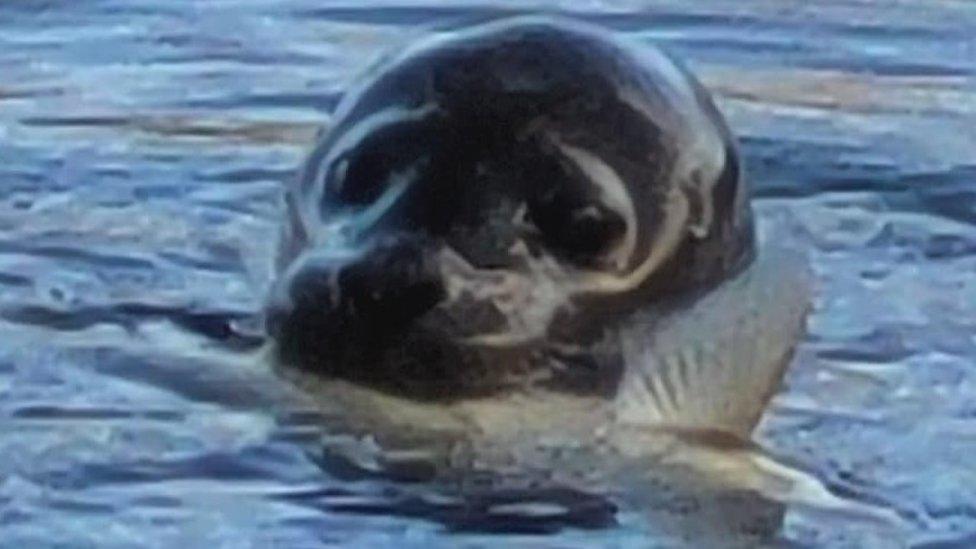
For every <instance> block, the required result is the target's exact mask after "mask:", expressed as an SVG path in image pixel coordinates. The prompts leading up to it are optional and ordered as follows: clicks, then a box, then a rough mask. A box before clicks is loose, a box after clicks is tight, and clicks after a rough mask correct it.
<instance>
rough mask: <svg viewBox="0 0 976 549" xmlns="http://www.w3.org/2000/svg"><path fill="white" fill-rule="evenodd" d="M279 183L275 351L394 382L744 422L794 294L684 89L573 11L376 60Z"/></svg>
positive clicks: (363, 382) (372, 384)
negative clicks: (759, 243)
mask: <svg viewBox="0 0 976 549" xmlns="http://www.w3.org/2000/svg"><path fill="white" fill-rule="evenodd" d="M285 200H286V208H287V216H288V218H287V222H286V223H285V224H284V225H285V227H284V230H283V234H282V238H281V245H280V248H279V254H278V258H277V264H278V277H277V279H276V281H275V283H274V286H273V289H272V292H271V295H270V298H269V300H268V306H267V309H266V326H267V331H268V333H269V335H270V336H271V338H272V339H273V341H274V350H275V356H276V360H278V361H279V362H280V363H281V364H286V365H288V366H289V367H290V368H293V369H297V370H299V371H301V372H303V373H305V374H311V375H314V376H315V377H317V378H320V379H323V380H341V381H343V382H346V383H348V384H349V385H350V386H352V387H356V388H360V389H367V390H369V391H374V392H376V393H378V394H383V395H387V396H390V397H395V398H397V399H401V400H403V401H408V402H410V401H412V402H420V403H444V404H450V403H456V402H459V401H468V402H474V401H484V399H491V398H498V397H499V395H511V394H515V393H517V394H520V395H524V396H526V399H525V401H527V402H539V401H546V402H550V403H551V402H565V401H572V400H573V399H580V398H583V399H591V400H592V401H596V402H607V403H612V404H611V405H610V406H608V407H607V410H609V412H608V413H611V414H612V415H614V416H615V417H618V418H628V419H629V420H632V421H636V422H638V423H660V424H668V425H675V426H679V427H681V426H691V427H695V428H699V427H700V428H706V429H720V430H727V431H732V432H736V433H747V432H748V430H750V429H751V428H752V426H753V425H754V424H755V422H756V421H757V420H758V417H759V414H760V413H761V410H762V408H763V406H764V405H765V403H766V401H767V400H768V398H769V396H770V395H771V394H772V392H773V390H774V389H775V387H776V386H777V384H778V383H779V380H780V377H781V375H782V372H783V368H784V367H785V364H786V363H787V362H788V361H789V357H790V355H791V352H792V348H793V345H794V343H795V340H796V336H797V334H798V333H799V331H800V326H801V324H802V319H803V316H804V314H805V310H806V309H805V305H804V304H805V300H804V299H803V292H802V291H794V290H792V289H790V288H789V286H790V284H789V283H785V286H786V288H784V283H783V282H782V280H781V279H782V278H784V277H785V276H786V271H783V270H781V269H779V268H778V267H774V268H771V269H767V268H765V267H764V268H763V269H765V270H762V269H760V270H759V271H757V269H758V268H759V267H757V265H761V264H764V263H763V262H762V261H757V260H756V257H757V253H756V250H757V247H756V229H755V226H754V222H753V214H752V210H751V206H750V203H749V200H748V188H747V184H746V180H745V178H744V176H743V169H742V164H741V161H740V157H739V153H738V150H737V146H736V143H735V139H734V138H733V136H732V133H731V132H730V130H729V128H728V125H727V124H726V122H725V121H724V119H723V117H722V116H721V114H720V113H719V111H718V109H717V108H716V106H715V104H714V103H713V101H712V99H711V98H710V96H709V94H708V93H707V92H706V90H705V89H704V88H703V86H702V85H701V84H700V83H699V82H698V81H697V80H696V79H695V78H694V77H693V76H692V75H691V73H690V72H689V71H688V70H687V69H686V68H685V67H684V66H682V65H681V64H680V63H678V62H676V61H675V60H674V59H672V58H671V57H669V56H668V55H666V54H664V53H663V52H662V51H660V50H659V49H657V48H655V47H653V46H650V45H647V44H638V43H632V42H627V41H624V40H622V39H618V38H616V37H614V36H613V35H611V34H610V33H608V32H606V31H605V30H603V29H601V28H599V27H596V26H593V25H589V24H584V23H581V22H577V21H572V20H566V19H556V18H540V17H521V18H514V19H507V20H501V21H495V22H490V23H487V24H481V25H478V26H474V27H470V28H466V29H462V30H456V31H452V32H448V33H443V34H439V35H436V36H434V37H431V38H427V39H424V40H421V41H420V42H419V43H417V44H415V45H413V46H412V47H409V48H407V49H406V50H404V51H402V52H399V53H397V54H396V55H394V56H392V57H390V58H388V59H385V60H383V61H382V62H381V63H380V64H379V65H378V66H376V67H374V68H373V69H372V70H370V71H369V72H368V73H367V74H366V76H365V77H364V78H363V79H362V80H361V81H360V82H358V83H357V84H356V85H355V86H353V88H352V89H351V90H350V91H349V92H348V93H347V94H346V95H345V97H344V98H343V99H342V101H341V102H340V104H339V106H338V107H337V110H336V113H335V116H334V119H333V120H332V122H331V124H330V127H329V128H328V130H327V131H325V132H324V133H323V135H322V136H321V137H320V139H319V141H318V143H317V144H316V145H315V147H314V149H313V150H312V151H311V153H310V154H309V156H308V158H307V161H306V163H305V166H304V168H303V170H302V173H301V176H300V177H299V178H298V179H297V180H296V181H295V182H294V184H293V185H292V186H291V187H290V188H288V189H287V192H286V197H285ZM777 269H779V270H777ZM773 273H778V274H773ZM779 275H782V276H779ZM775 291H778V292H780V294H778V295H771V294H770V292H775ZM791 293H792V294H795V295H790V294H791ZM782 295H788V296H789V299H786V300H785V301H784V300H783V299H782ZM730 296H731V297H730ZM744 296H745V297H744ZM764 300H765V301H767V302H769V303H768V307H767V308H768V309H770V310H772V312H763V311H759V310H758V309H757V307H759V305H761V304H762V302H763V301H764ZM757 311H758V312H757ZM750 353H751V354H750ZM757 353H758V354H757ZM588 401H590V400H588Z"/></svg>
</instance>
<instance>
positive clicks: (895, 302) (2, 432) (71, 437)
mask: <svg viewBox="0 0 976 549" xmlns="http://www.w3.org/2000/svg"><path fill="white" fill-rule="evenodd" d="M541 4H545V5H548V6H558V7H560V8H563V9H567V10H573V12H574V13H577V14H579V15H581V16H582V17H585V18H587V19H590V20H594V21H599V22H602V23H605V24H607V25H610V26H612V27H615V28H617V29H619V30H620V31H621V32H625V33H628V34H631V35H634V36H636V37H639V38H641V39H647V40H655V41H658V42H659V43H662V44H663V45H665V47H667V48H668V49H670V50H671V51H673V52H674V53H676V54H677V55H679V56H681V57H682V58H684V59H685V60H686V61H687V62H688V63H689V65H691V67H692V68H693V69H694V70H695V71H696V72H697V73H698V74H699V75H700V76H701V78H702V80H703V81H704V82H705V84H706V85H707V86H708V87H709V88H710V89H712V90H713V91H714V93H715V94H716V96H717V100H718V103H719V105H720V107H721V108H722V110H723V111H724V112H725V113H726V115H727V116H728V118H729V120H730V123H731V125H732V127H733V129H734V131H735V132H736V134H737V135H738V136H739V137H740V139H741V140H742V143H743V152H744V156H745V158H746V162H747V164H748V168H749V171H750V173H751V179H752V181H753V185H754V187H755V189H756V194H757V200H756V205H757V208H758V210H759V212H760V214H761V217H762V218H763V219H767V220H768V219H773V218H783V217H785V218H789V219H791V220H793V222H795V223H797V224H798V225H799V226H800V227H801V231H800V234H801V238H802V242H803V245H804V248H805V249H806V250H808V252H809V253H810V256H811V261H812V266H813V269H814V271H815V273H816V275H817V288H818V292H817V298H816V300H815V310H814V313H813V316H812V318H811V323H810V333H809V335H808V337H807V339H806V340H805V341H804V343H803V344H802V345H801V347H800V350H799V353H798V356H797V358H796V360H795V362H794V365H793V368H792V369H791V371H790V374H789V375H788V378H787V380H786V385H785V388H784V390H783V392H782V394H780V395H779V396H778V397H777V398H776V399H775V400H774V402H773V405H772V406H771V408H770V410H769V411H768V413H767V415H766V418H765V420H764V421H763V423H762V425H761V426H760V429H759V430H758V432H757V435H756V438H757V440H758V441H759V442H760V444H761V445H762V446H763V447H764V448H766V450H767V451H768V452H770V453H772V454H774V455H776V456H779V458H780V459H781V460H784V461H787V462H790V463H794V464H797V465H798V466H799V467H801V468H802V469H804V470H807V471H810V472H812V473H813V474H814V475H815V476H816V477H817V478H819V479H820V480H821V481H822V482H823V483H824V484H825V485H827V486H829V487H830V488H831V490H832V492H833V493H834V494H835V495H838V496H842V497H845V498H849V499H851V500H853V501H858V502H861V503H863V504H865V505H871V506H874V507H876V508H878V509H884V510H888V511H891V512H893V513H894V514H896V515H897V516H898V517H899V518H900V520H901V521H902V523H903V526H902V528H901V529H900V530H898V534H897V535H896V534H892V533H891V532H892V531H891V530H878V529H877V528H875V527H874V526H872V525H871V522H872V521H869V520H865V519H864V517H860V516H857V514H856V513H848V512H844V511H838V512H832V513H824V512H822V510H821V511H816V510H814V509H811V508H810V507H809V506H804V505H799V504H796V505H785V506H777V505H773V504H771V503H770V502H768V501H766V500H763V499H761V498H758V499H757V498H756V497H754V496H750V495H749V494H742V493H734V494H722V495H721V497H719V498H717V499H716V500H715V501H710V500H709V501H705V500H698V501H696V500H694V499H690V500H688V499H685V500H682V499H681V498H670V499H669V498H667V497H664V496H662V497H661V498H659V499H657V500H655V499H654V497H653V494H647V493H645V494H631V495H630V496H629V497H621V498H619V500H618V501H608V500H606V499H603V498H599V497H595V496H592V495H587V494H582V493H576V492H572V491H560V490H558V489H548V491H547V490H541V489H540V490H539V491H537V492H536V493H533V494H531V497H530V496H529V495H528V494H527V493H526V492H523V491H511V492H508V493H505V492H494V493H489V494H487V495H484V496H483V497H482V499H481V500H478V499H477V498H474V499H473V500H471V501H465V502H460V503H458V502H451V501H442V500H437V499H436V498H435V496H434V495H432V494H428V493H425V492H423V489H422V488H420V487H418V486H417V484H416V483H412V484H411V483H402V482H393V481H391V480H389V479H386V478H382V477H380V476H370V475H367V474H363V471H361V470H356V469H355V468H353V469H351V470H349V468H348V467H347V468H345V469H344V468H343V466H342V464H341V463H339V464H336V463H328V460H327V459H324V458H322V457H321V456H320V455H319V454H317V453H315V452H314V451H310V450H309V448H310V447H314V444H315V443H316V442H317V441H318V440H320V437H321V436H322V434H323V432H322V425H323V424H327V423H328V418H325V417H323V414H322V412H321V411H320V410H319V409H318V408H317V407H315V406H314V405H313V404H312V403H309V402H308V401H307V400H304V399H303V397H302V396H301V395H299V394H295V391H294V390H292V389H291V388H290V387H289V386H287V385H286V384H284V383H282V382H281V381H280V380H278V379H277V378H276V377H274V376H272V375H270V374H268V373H267V372H264V371H261V370H260V369H255V368H252V367H248V366H247V365H246V364H244V363H246V362H247V360H246V359H245V357H247V356H249V353H250V352H251V350H252V349H253V348H254V346H255V341H254V340H253V339H252V338H250V337H248V336H247V335H246V334H247V333H248V330H247V318H248V317H249V316H250V315H251V314H252V313H253V312H254V311H255V310H256V309H257V308H258V306H259V303H260V300H261V297H262V294H263V292H264V289H265V287H266V284H267V282H268V277H269V273H270V262H269V258H270V257H271V247H272V245H273V235H274V230H275V223H276V220H277V219H278V216H279V215H280V212H281V207H280V202H279V200H280V189H281V185H282V182H284V181H286V180H288V179H289V178H291V177H292V176H293V174H294V170H295V168H296V166H297V165H298V164H299V162H300V160H301V158H302V156H303V154H304V153H305V151H306V150H307V147H308V145H309V143H310V142H311V140H312V139H313V137H314V135H315V132H316V130H317V128H318V127H320V126H321V125H322V124H324V123H327V121H328V118H329V112H330V109H331V108H333V106H334V105H335V103H336V100H337V98H338V96H339V94H340V93H341V91H342V89H343V87H344V86H345V85H346V84H347V83H348V81H349V79H350V78H351V77H353V76H354V75H355V74H356V73H357V71H359V70H360V69H362V68H363V67H364V66H365V65H366V64H368V63H369V62H370V61H371V60H373V59H374V58H375V57H376V56H377V55H379V54H381V53H382V52H384V51H386V50H387V49H388V48H390V47H392V46H394V45H397V44H403V43H405V42H406V41H409V40H410V39H412V38H415V37H417V36H421V35H423V34H424V33H425V32H429V30H430V29H431V28H434V27H437V26H444V25H451V24H457V23H459V22H465V21H477V20H483V19H485V18H487V17H490V16H491V15H493V14H494V13H497V12H498V11H502V12H506V13H515V12H517V11H519V10H522V9H531V8H532V7H539V6H538V5H536V6H533V5H532V4H531V3H529V2H524V1H523V2H515V1H507V2H497V3H496V5H497V6H496V8H497V9H488V8H486V7H484V5H483V4H478V3H474V2H466V1H460V0H458V1H453V2H450V3H437V4H436V6H437V7H429V8H425V7H417V5H418V4H417V3H406V2H394V1H391V0H382V1H378V2H374V5H373V6H372V7H368V8H364V7H358V4H357V3H355V2H349V3H338V2H322V1H315V2H313V1H310V0H288V1H283V2H276V3H271V2H257V1H254V0H225V1H211V2H190V1H175V2H168V3H159V2H149V1H145V0H131V1H127V2H123V1H119V0H101V1H97V0H92V1H89V2H70V1H67V0H65V1H57V0H46V1H45V0H20V1H7V2H3V3H2V4H0V342H2V346H0V546H4V547H14V546H30V547H53V546H70V547H96V546H97V547H136V546H138V547H144V546H159V547H173V546H179V545H182V546H186V547H200V546H208V547H271V546H281V547H304V546H318V545H321V544H329V543H332V544H347V545H356V546H382V545H385V544H394V543H395V544H399V545H406V546H413V545H426V546H431V545H433V546H458V545H462V546H463V545H474V546H477V545H483V544H492V543H496V544H501V543H515V544H520V545H526V546H540V547H549V546H592V545H598V546H624V547H628V546H635V547H642V546H646V545H647V544H648V543H651V542H650V540H651V539H656V540H657V542H658V544H660V545H674V544H677V543H678V542H676V541H675V540H674V539H672V538H665V537H664V534H660V537H656V538H653V537H652V538H648V537H647V536H655V535H657V534H655V532H658V531H659V529H660V528H659V527H660V526H661V525H662V524H665V523H668V524H670V523H675V524H678V523H682V524H685V526H684V528H685V529H684V530H683V531H684V532H685V534H688V532H692V533H694V532H696V528H697V527H701V528H700V530H699V533H700V534H701V535H702V536H703V537H702V538H701V539H706V538H707V536H706V535H705V531H706V530H707V529H708V528H707V527H706V526H707V525H714V523H716V520H715V517H714V516H711V518H709V516H710V515H709V513H712V515H715V514H716V513H718V514H721V513H723V512H728V510H729V509H733V508H742V507H747V508H750V509H753V510H754V511H755V515H756V516H755V517H753V519H754V521H758V522H754V523H753V526H754V527H755V528H757V529H759V530H762V531H765V530H769V531H770V532H771V534H770V535H771V537H770V538H769V539H770V540H771V541H770V543H772V544H781V545H789V544H796V545H799V546H811V545H812V546H819V545H831V546H852V547H856V546H863V545H876V546H899V545H904V544H912V545H917V546H921V547H965V546H969V545H973V544H976V490H974V489H973V487H974V486H976V461H974V458H973V456H976V371H974V366H976V365H974V360H973V359H974V357H976V336H974V335H973V334H976V277H974V275H973V273H974V272H976V157H974V151H976V6H973V5H972V4H967V3H965V2H951V1H939V2H936V1H931V2H926V3H925V5H924V7H922V6H921V5H919V4H917V3H912V4H911V5H909V4H902V3H897V2H867V1H854V0H850V1H835V0H831V1H827V2H821V3H818V4H817V5H815V6H814V5H807V4H806V3H802V2H792V1H789V2H783V1H772V0H767V1H763V0H749V1H736V2H732V1H719V0H709V1H705V2H697V3H695V4H694V6H693V7H688V6H685V5H684V3H679V2H674V3H668V2H660V1H651V2H637V1H618V2H611V1H609V0H595V1H587V2H576V1H573V2H570V1H569V0H566V1H563V2H547V3H540V5H541ZM228 325H234V326H237V327H238V328H239V329H235V330H231V329H228ZM242 334H243V335H242ZM242 364H244V365H242ZM343 471H345V474H344V473H343ZM418 493H419V494H420V495H418ZM642 498H643V499H642ZM527 500H532V502H533V503H532V505H529V504H528V503H527ZM723 501H724V503H723ZM519 504H522V505H521V507H520V506H519ZM642 506H643V507H642ZM668 506H670V507H668ZM666 507H667V509H665V508H666ZM662 509H665V510H663V511H662ZM716 509H717V510H718V511H716ZM747 514H748V513H747ZM655 517H657V521H656V522H655ZM662 517H663V518H662ZM753 519H750V520H753ZM682 521H684V522H682ZM717 522H721V521H717ZM676 528H678V530H679V531H680V530H681V528H680V527H676ZM879 532H881V533H879ZM499 533H501V534H504V537H497V536H498V535H499ZM685 539H686V540H690V541H689V543H691V544H692V545H695V543H694V540H695V536H694V535H691V536H690V537H686V538H685ZM718 539H726V541H730V540H732V538H718ZM743 539H745V538H743ZM733 541H734V540H733ZM740 541H741V540H740ZM731 542H732V541H730V543H731Z"/></svg>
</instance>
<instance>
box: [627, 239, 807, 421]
mask: <svg viewBox="0 0 976 549" xmlns="http://www.w3.org/2000/svg"><path fill="white" fill-rule="evenodd" d="M810 278H811V277H810V275H809V273H808V271H807V268H806V263H805V260H804V259H803V258H802V257H800V256H799V254H798V253H797V252H795V251H792V250H788V249H785V248H778V247H774V246H765V247H764V249H762V250H761V251H760V253H759V255H758V256H757V258H756V261H755V262H754V263H753V265H751V266H750V267H749V268H748V269H746V270H745V271H744V272H743V273H742V274H740V275H739V276H738V277H736V278H735V279H733V280H730V281H727V282H725V283H723V284H722V285H721V286H719V287H717V288H716V289H715V290H713V291H711V292H709V293H708V294H707V295H704V296H702V297H701V298H700V299H699V300H698V301H697V302H695V303H694V304H693V305H691V306H690V307H688V308H685V309H680V310H676V311H674V312H671V313H668V314H666V315H663V316H661V317H658V318H655V319H653V320H647V321H645V322H638V323H635V325H634V327H632V328H628V329H627V331H626V332H624V333H622V334H621V338H622V348H623V351H624V358H625V361H626V370H625V374H624V377H623V380H622V382H621V386H620V391H619V392H618V396H617V401H616V410H617V416H618V419H619V420H620V421H621V422H623V423H630V424H638V425H646V426H653V427H661V428H674V429H680V430H703V431H723V432H727V433H731V434H733V435H736V436H738V437H742V438H747V437H748V436H749V434H750V433H751V431H752V429H753V427H755V425H756V423H757V422H758V421H759V418H760V416H761V415H762V412H763V409H764V408H765V406H766V404H767V403H768V401H769V399H770V398H771V397H772V395H773V393H774V392H775V391H776V389H777V387H778V385H779V383H780V381H781V379H782V377H783V373H784V371H785V369H786V366H787V364H788V363H789V361H790V359H791V358H792V355H793V351H794V348H795V345H796V343H797V341H798V340H799V338H800V337H801V335H802V331H803V329H804V324H805V319H806V315H807V312H808V310H809V303H810V291H811V282H810Z"/></svg>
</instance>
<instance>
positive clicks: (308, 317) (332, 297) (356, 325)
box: [267, 239, 445, 352]
mask: <svg viewBox="0 0 976 549" xmlns="http://www.w3.org/2000/svg"><path fill="white" fill-rule="evenodd" d="M287 284H288V287H287V289H286V292H287V299H286V300H284V301H285V302H286V303H283V304H280V305H279V306H273V307H272V308H271V311H270V312H269V315H268V320H267V323H268V324H267V328H268V331H269V333H270V334H272V335H274V336H276V337H278V338H280V339H281V338H283V339H288V340H294V338H295V336H296V335H298V336H300V337H299V339H300V340H301V341H300V342H298V343H299V345H302V346H304V347H306V349H305V350H310V349H309V347H315V348H323V346H325V347H326V348H327V349H324V348H323V350H326V351H329V352H332V351H337V350H338V348H339V347H347V346H348V345H349V344H350V343H354V342H359V343H362V344H380V343H382V341H383V340H384V339H387V338H388V337H389V336H391V335H394V334H395V333H396V332H398V331H402V330H403V329H404V328H406V326H407V325H409V324H410V323H411V321H413V320H414V319H416V318H417V317H419V316H421V315H423V314H424V313H426V312H427V311H429V310H430V309H431V308H433V307H434V306H436V305H437V304H438V303H440V302H441V301H442V300H443V299H444V297H445V289H444V284H443V283H442V281H441V278H440V276H439V273H438V272H437V270H436V269H435V268H434V265H433V262H432V258H431V254H430V252H429V251H427V250H426V249H425V247H424V246H422V245H421V244H418V243H415V242H412V241H410V240H407V239H394V240H391V241H387V242H383V243H379V244H376V245H374V246H372V247H370V248H369V250H368V251H366V252H365V253H362V254H359V255H357V256H355V257H354V258H352V259H349V258H344V259H337V258H326V257H322V258H309V259H308V260H306V261H304V262H303V264H302V266H301V268H299V269H298V270H297V271H296V272H295V273H294V274H293V275H292V276H291V277H290V279H289V280H288V282H287ZM296 331H300V332H301V334H295V333H290V332H296ZM283 336H284V337H283ZM296 342H297V341H296Z"/></svg>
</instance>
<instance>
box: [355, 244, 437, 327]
mask: <svg viewBox="0 0 976 549" xmlns="http://www.w3.org/2000/svg"><path fill="white" fill-rule="evenodd" d="M337 286H338V290H339V292H340V294H341V295H340V302H341V303H342V304H343V305H344V306H345V307H347V308H349V307H351V308H352V309H355V314H356V315H358V316H360V317H361V318H362V319H363V320H364V321H365V322H367V323H368V324H369V325H370V326H372V327H373V328H374V329H383V328H385V329H394V328H399V327H402V326H403V325H405V324H407V323H409V322H410V321H412V320H413V319H415V318H417V317H419V316H421V315H422V314H424V313H425V312H427V311H429V310H430V309H431V308H433V307H434V306H436V305H437V304H438V303H439V302H441V301H442V300H443V299H444V298H445V296H446V290H445V288H444V285H443V283H442V282H441V280H440V276H439V275H438V274H437V273H436V271H435V270H434V268H433V266H432V265H431V264H430V260H429V258H427V257H426V252H425V251H424V249H423V248H422V247H420V246H419V245H416V244H413V243H409V242H402V241H401V242H397V243H394V244H392V245H380V246H377V247H375V248H374V249H373V250H372V251H371V252H369V253H367V254H366V255H365V256H364V257H363V258H362V259H360V260H359V261H357V262H355V263H353V264H351V265H348V266H346V267H345V268H343V269H342V270H341V271H340V272H339V275H338V284H337Z"/></svg>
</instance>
